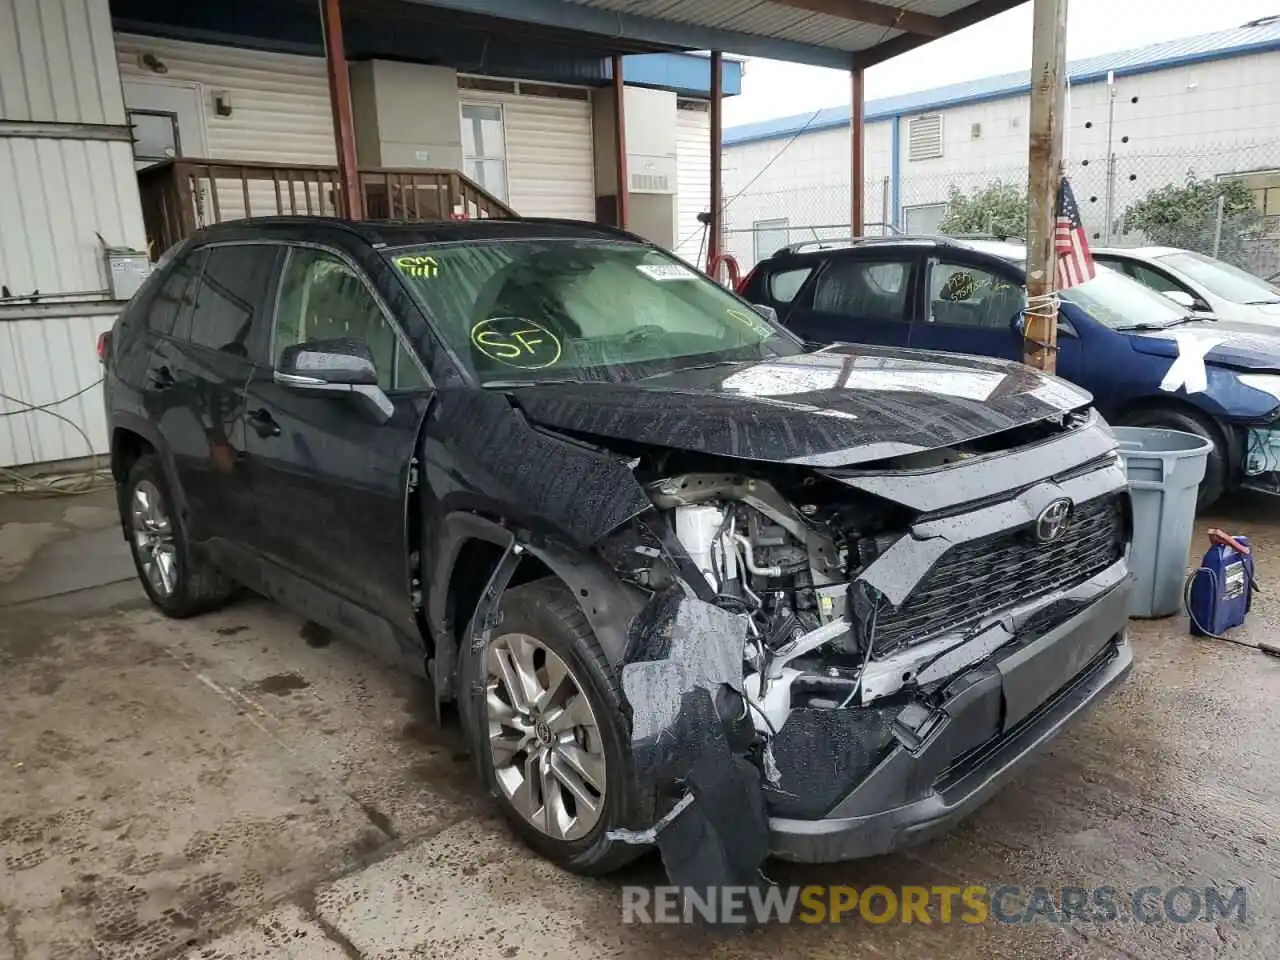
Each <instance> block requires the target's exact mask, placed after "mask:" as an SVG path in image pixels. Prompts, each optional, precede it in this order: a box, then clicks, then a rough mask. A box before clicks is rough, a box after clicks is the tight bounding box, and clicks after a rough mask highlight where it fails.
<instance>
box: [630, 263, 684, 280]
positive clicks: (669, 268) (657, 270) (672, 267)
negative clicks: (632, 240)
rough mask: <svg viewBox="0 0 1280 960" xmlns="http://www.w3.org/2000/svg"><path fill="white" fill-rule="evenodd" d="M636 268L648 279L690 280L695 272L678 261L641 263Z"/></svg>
mask: <svg viewBox="0 0 1280 960" xmlns="http://www.w3.org/2000/svg"><path fill="white" fill-rule="evenodd" d="M636 269H637V270H639V271H640V272H641V273H643V274H644V275H645V276H646V277H648V278H649V279H650V280H692V279H694V278H695V277H697V276H698V274H697V272H696V271H694V270H690V269H689V268H688V267H682V266H680V264H678V263H641V264H637V265H636Z"/></svg>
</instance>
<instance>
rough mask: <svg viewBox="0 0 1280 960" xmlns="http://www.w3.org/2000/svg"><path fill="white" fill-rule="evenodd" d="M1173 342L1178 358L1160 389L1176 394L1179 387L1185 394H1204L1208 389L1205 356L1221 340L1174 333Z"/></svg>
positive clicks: (1161, 383)
mask: <svg viewBox="0 0 1280 960" xmlns="http://www.w3.org/2000/svg"><path fill="white" fill-rule="evenodd" d="M1173 342H1174V346H1176V347H1177V349H1178V356H1177V357H1176V358H1175V359H1174V361H1173V363H1171V364H1170V365H1169V370H1168V372H1167V373H1166V374H1165V375H1164V379H1163V380H1161V381H1160V389H1161V390H1164V391H1165V392H1167V393H1176V392H1177V390H1178V388H1179V387H1181V388H1182V389H1184V390H1186V392H1187V393H1204V392H1205V391H1206V390H1208V389H1209V375H1208V372H1207V371H1206V370H1205V368H1204V358H1205V354H1207V353H1208V352H1209V351H1210V350H1212V349H1213V348H1214V347H1216V346H1217V345H1218V344H1220V343H1222V342H1223V340H1222V338H1221V337H1197V336H1195V335H1194V334H1189V333H1175V334H1174V335H1173Z"/></svg>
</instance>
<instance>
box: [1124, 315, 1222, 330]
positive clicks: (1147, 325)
mask: <svg viewBox="0 0 1280 960" xmlns="http://www.w3.org/2000/svg"><path fill="white" fill-rule="evenodd" d="M1201 320H1211V321H1213V322H1214V323H1217V322H1218V318H1217V317H1209V316H1203V317H1197V316H1195V315H1193V314H1190V313H1187V314H1183V315H1182V316H1181V317H1179V318H1178V319H1177V320H1170V321H1169V322H1168V323H1152V322H1151V321H1149V320H1143V321H1140V322H1139V323H1128V324H1125V325H1124V326H1123V327H1116V329H1117V330H1168V329H1169V328H1170V327H1176V326H1178V324H1180V323H1198V322H1200V321H1201Z"/></svg>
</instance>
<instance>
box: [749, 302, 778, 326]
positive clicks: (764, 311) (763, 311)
mask: <svg viewBox="0 0 1280 960" xmlns="http://www.w3.org/2000/svg"><path fill="white" fill-rule="evenodd" d="M751 308H752V309H753V310H755V312H756V313H758V314H760V316H762V317H764V318H765V319H766V320H768V321H770V322H771V323H777V322H778V311H777V310H775V309H773V307H771V306H768V305H767V304H763V303H753V304H752V305H751Z"/></svg>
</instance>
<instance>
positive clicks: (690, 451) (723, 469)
mask: <svg viewBox="0 0 1280 960" xmlns="http://www.w3.org/2000/svg"><path fill="white" fill-rule="evenodd" d="M842 350H843V351H844V353H843V354H842V352H841V351H842ZM855 354H857V356H855ZM874 354H875V351H867V350H865V349H863V348H857V350H856V351H855V350H854V349H853V348H834V349H833V350H829V351H823V352H822V353H820V354H817V355H809V356H806V357H798V358H793V359H791V360H786V361H781V362H777V363H774V364H772V365H771V366H772V367H774V368H775V369H774V370H772V371H771V375H775V376H777V375H781V374H779V370H782V371H783V372H784V373H786V374H788V375H789V374H796V375H803V376H812V374H813V371H814V370H822V369H825V368H826V367H827V366H833V367H834V368H835V369H842V368H843V369H845V370H846V371H847V370H848V369H849V368H850V367H856V366H857V365H858V364H859V363H861V362H864V361H868V360H870V361H873V364H879V365H880V366H882V367H883V366H884V365H885V364H889V365H890V366H893V367H895V368H896V369H897V370H898V371H899V373H902V372H904V371H909V370H910V368H912V367H913V366H914V367H919V368H921V370H916V371H915V372H916V373H920V372H922V370H923V372H926V373H929V374H930V375H938V374H942V373H946V372H947V370H948V365H947V364H942V363H939V362H937V361H936V360H935V359H933V358H928V360H929V362H927V363H926V362H925V361H924V359H923V358H924V355H919V356H917V357H916V358H915V359H900V360H895V361H887V360H885V359H883V358H880V357H876V356H874ZM859 357H860V358H861V359H859ZM955 359H956V362H957V363H962V364H967V365H968V369H967V374H968V375H975V376H981V377H983V378H985V379H986V380H987V381H988V382H989V383H995V384H1003V386H997V387H996V393H997V394H998V393H999V391H1000V390H1004V391H1005V392H1006V394H1007V396H1005V397H1004V398H1003V399H1001V398H1000V397H999V396H995V397H993V398H989V399H987V400H984V401H981V402H980V401H978V400H973V399H970V400H966V399H964V398H963V397H959V398H957V397H955V396H952V397H950V399H949V400H948V401H947V403H946V405H944V404H942V403H940V402H938V396H939V395H940V394H941V393H942V392H943V391H944V390H945V389H949V388H948V387H944V386H942V385H939V387H938V389H937V390H936V391H935V390H930V389H922V388H918V387H913V391H914V392H912V391H908V392H905V393H903V392H898V393H895V392H894V391H892V390H888V389H886V390H882V391H873V392H872V393H871V394H870V395H867V394H862V395H860V399H859V403H860V404H863V406H860V407H858V410H859V411H860V412H859V413H857V414H854V413H851V412H850V410H851V409H852V408H851V407H850V406H849V404H848V403H847V402H844V401H841V400H838V399H833V396H834V395H833V394H827V395H825V396H824V395H822V394H820V393H815V392H813V391H810V392H809V393H808V395H807V396H805V397H803V398H800V397H795V396H792V397H786V398H784V397H785V393H786V392H785V391H783V390H780V389H779V388H778V386H777V384H776V383H774V384H772V385H771V386H770V390H771V391H772V394H771V397H770V398H769V399H768V400H767V401H763V400H762V398H761V397H760V396H759V394H758V393H757V394H756V395H755V396H754V397H750V398H748V397H744V398H743V399H742V401H741V406H740V410H739V414H738V415H739V417H740V418H741V421H742V422H743V423H744V424H746V425H745V426H744V427H743V429H744V430H750V429H753V428H754V429H756V430H759V431H763V432H765V433H769V432H770V431H772V430H775V429H776V428H777V426H778V423H779V419H778V418H779V417H781V418H783V419H786V418H787V417H795V418H800V419H796V420H794V422H793V426H794V424H795V423H801V422H804V423H807V424H809V427H808V429H809V430H810V431H817V432H818V433H821V434H822V436H824V437H825V438H827V440H826V441H824V442H826V445H827V447H828V449H827V450H826V451H825V452H822V451H815V449H814V448H813V446H812V445H809V446H806V444H805V443H804V442H800V441H798V440H797V438H796V436H795V435H794V432H793V433H791V434H788V436H790V438H791V439H790V441H789V442H790V446H788V445H787V443H781V444H780V449H781V452H780V453H779V454H778V455H775V456H773V457H768V456H765V455H764V452H763V449H761V447H762V444H760V445H758V446H757V448H756V449H751V450H748V453H747V455H745V456H736V455H733V450H732V449H731V448H735V447H736V448H737V449H739V450H741V449H742V448H744V447H745V448H750V446H751V444H750V442H741V441H742V438H741V436H739V437H738V438H737V440H735V441H733V442H729V441H727V440H725V441H724V442H721V440H723V437H721V436H720V435H719V434H717V433H715V431H714V429H712V428H710V427H707V426H706V418H707V417H710V416H712V414H711V413H708V412H705V411H704V413H702V414H699V413H690V412H689V411H688V410H684V411H683V412H682V413H681V414H680V416H681V417H682V418H683V419H682V421H681V422H682V424H683V426H682V428H681V429H680V430H675V431H674V432H673V431H672V429H671V427H672V421H671V420H670V419H669V418H670V415H671V414H670V411H669V410H668V411H665V412H662V411H656V410H655V401H654V398H653V396H652V395H649V396H647V397H646V399H645V403H643V404H640V406H642V407H645V409H647V411H648V415H647V417H645V418H640V417H632V416H631V413H633V412H635V411H634V410H633V409H632V408H633V407H634V406H635V405H634V404H633V402H632V401H631V400H618V399H617V398H616V397H613V396H612V395H611V394H610V393H609V389H608V388H605V387H592V388H583V391H577V389H576V388H574V387H572V386H569V387H564V388H560V387H537V386H530V387H528V388H524V389H519V390H514V391H512V392H511V394H510V400H511V402H512V404H513V406H514V408H515V409H516V410H518V411H520V414H521V416H522V417H524V418H527V421H528V422H529V423H530V424H531V425H532V426H534V427H536V429H537V430H538V431H539V432H540V433H541V434H543V435H544V436H545V435H550V436H554V437H556V438H563V439H564V440H565V441H566V442H571V443H573V444H575V445H580V446H581V447H583V448H585V449H588V450H590V451H591V455H593V456H594V455H599V456H602V457H613V458H614V460H615V462H623V463H625V465H626V468H627V474H628V477H629V479H630V480H631V481H633V482H634V484H635V485H636V487H637V488H638V489H639V490H640V491H643V498H644V501H645V504H644V506H643V507H640V508H637V509H635V510H634V511H633V515H632V516H631V517H630V518H629V519H628V520H626V521H625V522H623V523H622V524H621V525H618V526H615V527H613V528H611V529H610V530H609V531H608V532H607V533H606V534H604V535H602V536H600V537H598V538H596V539H595V540H594V541H593V542H592V543H591V544H590V546H589V547H588V548H586V549H585V550H584V551H583V552H584V553H585V554H589V555H590V558H591V559H590V563H591V564H594V565H595V568H596V569H606V570H608V571H609V572H610V575H611V576H612V577H613V578H614V579H615V581H616V584H615V585H616V590H617V591H619V592H620V596H625V598H626V599H625V600H619V601H617V602H615V603H614V604H613V607H614V609H615V610H617V609H620V608H626V609H627V611H628V612H627V613H626V615H625V616H624V617H619V618H617V622H618V623H620V624H621V625H622V632H623V637H622V638H621V642H614V643H612V644H609V643H604V644H602V645H603V646H604V647H605V648H606V654H607V658H608V660H609V661H610V670H611V671H612V673H613V674H614V676H615V677H616V678H617V681H618V685H619V689H620V692H621V703H620V709H621V711H622V713H623V715H624V718H625V729H626V731H627V736H628V742H627V744H626V753H627V762H626V764H625V769H626V771H627V774H626V777H627V779H628V781H629V782H628V783H627V784H626V789H627V790H628V791H630V792H631V793H632V795H633V796H632V800H631V802H630V803H629V804H627V805H626V807H625V810H626V815H625V816H620V817H619V818H617V819H616V820H615V821H614V822H611V823H609V824H607V826H606V827H605V828H604V829H606V830H607V835H608V840H609V841H610V842H612V843H615V844H622V845H628V844H636V845H644V844H654V845H656V846H657V847H658V848H659V849H660V851H661V853H662V856H663V860H664V863H665V865H666V868H667V871H668V873H669V875H670V877H671V879H672V881H673V882H674V883H676V884H677V885H679V886H682V887H694V888H699V889H704V888H706V887H709V886H713V885H719V884H734V885H751V884H755V883H758V882H759V881H760V866H761V864H762V863H763V861H764V859H765V858H766V857H767V856H776V857H780V858H785V859H791V860H798V861H833V860H843V859H851V858H856V857H864V856H871V855H876V854H882V853H886V852H888V851H890V850H893V849H896V848H898V847H900V846H902V845H906V844H909V843H912V842H915V841H918V840H922V839H925V838H927V837H929V836H932V835H934V834H936V833H937V832H939V831H942V830H945V829H946V828H948V827H949V826H950V825H952V824H953V823H955V822H956V821H957V820H958V819H959V818H960V817H962V816H964V815H965V814H967V813H968V812H970V811H972V810H973V809H975V808H976V807H977V806H979V805H980V804H981V803H982V802H983V801H984V800H985V799H986V798H987V797H989V796H990V795H992V794H993V793H994V792H995V791H996V790H997V789H999V788H1000V787H1001V786H1002V785H1003V784H1004V783H1005V782H1007V780H1008V779H1009V778H1010V777H1011V776H1012V775H1013V773H1014V772H1015V771H1016V770H1018V769H1019V768H1020V767H1021V766H1022V763H1023V761H1025V760H1027V759H1028V758H1030V757H1031V756H1032V755H1033V754H1034V753H1035V752H1036V751H1037V749H1038V748H1040V747H1041V746H1043V745H1044V744H1045V743H1047V742H1048V741H1049V740H1051V739H1052V738H1053V737H1054V736H1055V735H1056V734H1057V733H1059V731H1060V730H1061V729H1062V728H1063V727H1064V726H1065V725H1066V724H1067V723H1068V721H1070V720H1071V719H1072V718H1073V717H1075V716H1076V715H1077V714H1078V713H1080V712H1081V711H1082V710H1083V709H1084V708H1086V707H1087V706H1089V705H1091V704H1092V703H1093V702H1095V701H1096V700H1097V699H1098V698H1100V697H1101V696H1102V695H1104V694H1105V693H1106V692H1107V691H1108V690H1109V689H1110V688H1112V687H1113V686H1114V685H1115V684H1117V683H1118V682H1120V681H1121V680H1122V679H1123V678H1124V677H1125V676H1126V675H1127V673H1128V671H1129V668H1130V665H1131V654H1130V652H1129V648H1128V644H1127V641H1126V638H1125V623H1126V619H1127V608H1128V589H1129V573H1128V567H1127V553H1128V545H1129V541H1130V538H1131V533H1132V529H1131V528H1132V517H1131V507H1130V503H1129V496H1128V493H1127V489H1126V483H1125V477H1124V472H1123V469H1122V466H1121V464H1120V461H1119V458H1118V456H1117V455H1116V452H1115V440H1114V438H1113V437H1112V435H1111V432H1110V430H1109V429H1108V428H1107V426H1106V424H1105V423H1104V422H1103V421H1102V420H1101V419H1100V418H1099V417H1098V416H1097V414H1096V413H1095V412H1093V410H1092V409H1091V407H1090V406H1089V398H1088V397H1087V395H1085V394H1082V393H1080V392H1078V391H1076V390H1074V389H1073V388H1069V387H1067V386H1066V385H1065V384H1062V383H1061V382H1060V381H1056V380H1053V379H1051V378H1044V377H1041V376H1039V375H1035V374H1032V373H1031V372H1029V371H1027V370H1026V368H1021V367H1017V365H1012V364H1000V363H998V362H994V361H992V362H988V361H976V360H971V359H970V358H955ZM924 368H927V369H924ZM951 373H953V374H955V375H956V376H959V377H961V378H963V376H964V375H966V371H965V370H964V369H961V370H956V369H955V368H951ZM737 375H738V376H739V377H741V376H742V373H741V372H739V373H738V374H737ZM732 379H733V375H730V377H729V378H728V380H732ZM850 379H851V378H850V377H849V376H848V375H847V373H846V375H845V382H846V384H847V383H848V382H849V381H850ZM728 380H718V381H717V382H716V385H715V391H714V392H715V394H716V396H717V397H719V396H721V395H723V394H724V393H725V392H726V391H727V392H728V393H732V385H731V384H729V383H728ZM954 382H955V381H954V380H953V382H952V386H954ZM810 385H811V384H810ZM588 390H593V391H596V393H595V394H593V395H592V400H591V402H589V403H588V402H583V403H579V402H577V400H576V399H575V397H576V396H577V394H578V393H579V392H581V393H583V395H586V393H587V391H588ZM699 390H700V391H704V392H700V393H698V395H696V396H694V395H693V394H692V393H691V392H690V391H689V389H688V388H687V386H686V387H685V388H682V390H681V391H679V392H680V394H681V396H680V397H678V398H672V397H670V396H667V399H670V400H672V402H678V403H680V404H685V405H690V406H692V407H694V408H697V407H699V406H700V405H705V404H706V402H708V401H707V393H706V392H705V391H706V385H705V384H703V385H702V386H701V387H700V388H699ZM819 397H823V399H818V398H819ZM761 403H764V404H765V405H764V406H761V405H760V404H761ZM868 403H869V404H870V406H867V405H866V404H868ZM873 407H878V408H879V410H880V414H879V417H880V419H885V418H897V419H898V420H899V421H901V422H903V423H906V422H912V423H914V424H915V426H914V428H913V429H912V430H910V431H906V430H904V431H902V432H901V438H904V439H905V440H909V441H910V442H899V441H894V442H888V441H886V440H885V439H884V438H883V437H881V436H878V435H875V432H874V431H871V432H870V433H868V434H867V440H866V442H865V443H861V444H856V445H855V444H851V443H849V442H847V437H849V436H852V435H853V433H852V432H851V431H856V430H870V426H871V425H872V424H874V423H875V422H876V421H877V417H876V415H873V414H872V413H871V410H872V408H873ZM602 410H603V411H604V412H602ZM886 410H888V411H889V412H886ZM655 421H657V424H656V425H655ZM855 421H856V422H855ZM695 422H696V423H697V424H699V425H698V426H697V427H694V426H693V423H695ZM664 424H665V425H664ZM830 424H835V426H831V425H830ZM983 425H985V426H983ZM789 429H791V428H789ZM798 429H799V428H796V430H798ZM663 430H666V431H667V433H668V435H671V436H673V437H674V436H676V435H677V434H679V435H680V436H682V437H683V439H682V440H680V441H676V440H674V439H673V440H672V442H670V443H667V444H661V443H656V442H655V439H656V437H657V435H658V434H659V433H661V432H662V431H663ZM841 431H844V432H843V433H842V432H841ZM691 434H692V435H691ZM774 435H776V436H781V435H782V434H777V433H775V434H774ZM925 436H928V437H930V438H932V442H931V443H925V442H923V441H922V438H923V437H925ZM833 437H835V438H837V439H839V438H840V437H844V438H846V439H840V440H839V442H835V441H833V440H832V439H831V438H833ZM810 439H811V438H810ZM797 443H798V444H799V445H797ZM620 482H624V481H620ZM540 542H541V541H540V540H539V539H538V538H537V537H533V538H526V539H524V540H521V539H520V538H519V537H516V538H513V539H512V541H511V543H510V544H509V546H508V549H507V552H506V554H505V555H504V562H502V563H500V564H499V566H498V569H497V571H496V572H495V574H494V577H493V579H492V580H491V581H490V582H489V585H488V589H487V592H486V596H485V599H483V600H482V601H481V604H480V609H479V611H478V615H477V618H476V620H475V624H474V628H473V633H472V635H471V645H472V648H473V650H474V651H481V650H484V649H485V648H486V645H488V644H489V643H491V642H493V640H494V638H495V637H497V636H499V635H500V634H501V633H502V615H501V606H502V602H501V596H502V593H503V591H504V590H505V589H506V587H507V583H508V581H509V580H510V577H511V575H512V572H513V571H514V569H515V568H516V566H517V563H518V562H519V559H520V555H521V552H522V551H531V552H533V553H534V554H535V555H538V556H539V557H541V558H543V559H546V558H547V557H549V556H551V555H553V554H554V550H552V549H551V548H550V547H549V546H546V545H545V544H544V545H543V546H542V547H540V546H539V543H540ZM566 555H567V554H566ZM548 566H549V567H550V568H551V570H552V571H556V565H555V564H554V563H550V564H548ZM570 579H571V578H570ZM571 585H572V584H571ZM610 589H613V588H610ZM577 592H578V591H576V590H575V593H577ZM600 592H601V591H599V590H598V589H597V590H596V593H595V594H594V595H593V596H595V597H598V596H599V594H600ZM606 592H607V591H606ZM587 595H588V591H587V590H586V589H585V588H584V589H583V590H582V591H581V596H582V597H586V596H587ZM580 602H581V603H582V604H583V606H584V609H585V610H586V612H587V614H588V616H590V614H591V610H590V609H589V608H590V606H591V604H592V603H594V602H596V601H595V600H594V599H593V600H591V601H586V600H582V601H580ZM610 647H612V648H613V649H612V650H610V649H609V648H610ZM472 675H473V676H474V675H475V672H474V671H473V673H472ZM470 689H471V691H472V694H473V697H474V703H473V706H472V708H471V712H472V714H473V715H474V716H481V715H483V714H482V711H483V710H484V709H485V708H484V705H483V703H482V702H481V701H482V700H483V699H484V698H493V697H495V696H496V697H498V698H499V699H500V700H501V698H502V696H503V695H502V693H501V684H500V683H494V684H489V685H488V686H486V685H484V684H481V683H473V684H472V686H471V688H470ZM489 702H490V703H494V701H493V700H492V699H490V701H489ZM498 706H499V707H500V708H501V709H506V708H507V707H509V706H511V704H509V703H507V701H506V700H501V702H500V703H499V704H498ZM474 722H475V721H473V723H474ZM481 726H483V724H481ZM499 726H500V725H499ZM486 729H489V730H490V731H492V730H493V729H495V728H494V725H493V724H490V725H489V726H488V727H487V728H486ZM617 786H618V784H617V783H616V779H615V780H614V781H613V782H612V786H611V789H613V788H616V787H617ZM570 802H571V803H572V802H573V801H572V800H571V801H570ZM570 814H572V811H570Z"/></svg>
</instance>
